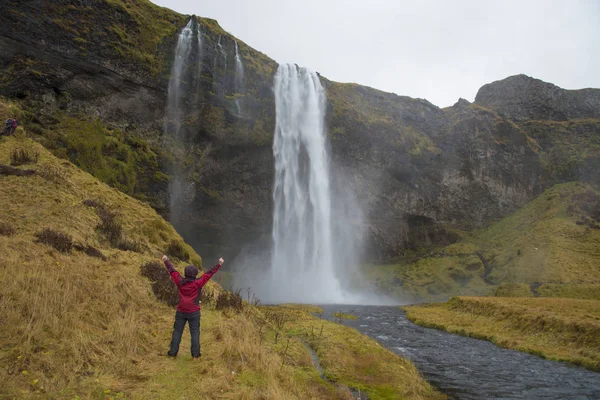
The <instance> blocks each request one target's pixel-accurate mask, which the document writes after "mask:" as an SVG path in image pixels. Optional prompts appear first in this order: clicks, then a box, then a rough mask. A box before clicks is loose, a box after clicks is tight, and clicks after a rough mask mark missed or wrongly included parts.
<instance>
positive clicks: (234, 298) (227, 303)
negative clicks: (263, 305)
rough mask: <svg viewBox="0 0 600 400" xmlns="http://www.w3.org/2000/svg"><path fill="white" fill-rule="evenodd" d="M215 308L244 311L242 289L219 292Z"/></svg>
mask: <svg viewBox="0 0 600 400" xmlns="http://www.w3.org/2000/svg"><path fill="white" fill-rule="evenodd" d="M215 308H216V309H217V310H226V309H231V310H233V311H236V312H241V311H243V309H244V302H243V300H242V296H241V295H240V291H239V290H237V291H233V292H227V291H222V292H221V293H219V295H218V296H217V301H216V303H215Z"/></svg>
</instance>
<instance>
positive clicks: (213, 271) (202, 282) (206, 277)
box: [198, 258, 224, 287]
mask: <svg viewBox="0 0 600 400" xmlns="http://www.w3.org/2000/svg"><path fill="white" fill-rule="evenodd" d="M223 262H224V261H223V259H222V258H219V263H218V264H216V265H214V266H213V267H212V268H211V269H209V270H208V271H206V272H205V273H204V274H203V275H202V276H201V277H200V279H198V285H199V286H200V287H203V286H204V285H206V282H208V281H209V280H210V278H212V276H213V275H214V274H216V273H217V271H218V270H219V268H221V265H223Z"/></svg>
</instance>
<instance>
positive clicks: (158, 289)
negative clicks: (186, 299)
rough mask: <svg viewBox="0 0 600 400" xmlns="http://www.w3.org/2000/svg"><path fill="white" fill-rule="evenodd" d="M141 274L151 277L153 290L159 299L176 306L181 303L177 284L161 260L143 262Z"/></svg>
mask: <svg viewBox="0 0 600 400" xmlns="http://www.w3.org/2000/svg"><path fill="white" fill-rule="evenodd" d="M140 274H141V275H142V276H145V277H146V278H148V279H150V281H151V282H152V292H154V296H156V298H157V299H158V300H160V301H162V302H164V303H167V304H168V305H169V306H176V305H177V304H178V303H179V292H178V290H177V286H175V284H174V283H173V281H172V280H171V276H170V275H169V273H168V271H167V270H166V268H165V266H164V265H162V264H161V263H160V262H158V261H150V262H147V263H145V264H143V265H142V266H141V268H140Z"/></svg>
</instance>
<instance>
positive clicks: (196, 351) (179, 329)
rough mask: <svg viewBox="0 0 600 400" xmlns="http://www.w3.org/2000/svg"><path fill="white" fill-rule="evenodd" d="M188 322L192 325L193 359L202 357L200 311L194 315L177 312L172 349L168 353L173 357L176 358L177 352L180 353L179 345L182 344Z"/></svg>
mask: <svg viewBox="0 0 600 400" xmlns="http://www.w3.org/2000/svg"><path fill="white" fill-rule="evenodd" d="M186 321H187V322H188V323H189V325H190V334H191V336H192V357H194V358H196V357H200V311H196V312H192V313H183V312H181V311H177V312H176V313H175V324H174V325H173V336H172V337H171V348H170V349H169V353H168V354H169V355H170V356H171V357H175V356H176V355H177V352H179V343H181V335H182V334H183V328H185V323H186Z"/></svg>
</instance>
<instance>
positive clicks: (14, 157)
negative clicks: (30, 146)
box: [10, 148, 40, 167]
mask: <svg viewBox="0 0 600 400" xmlns="http://www.w3.org/2000/svg"><path fill="white" fill-rule="evenodd" d="M39 156H40V154H39V152H37V151H35V152H34V151H30V150H27V149H23V148H17V149H13V151H11V153H10V165H12V166H15V167H16V166H18V165H23V164H35V163H37V161H38V158H39Z"/></svg>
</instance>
